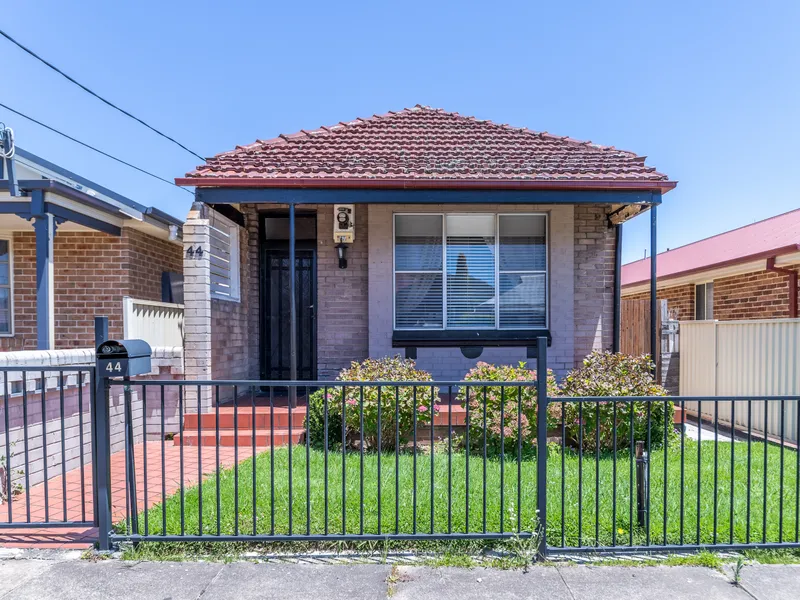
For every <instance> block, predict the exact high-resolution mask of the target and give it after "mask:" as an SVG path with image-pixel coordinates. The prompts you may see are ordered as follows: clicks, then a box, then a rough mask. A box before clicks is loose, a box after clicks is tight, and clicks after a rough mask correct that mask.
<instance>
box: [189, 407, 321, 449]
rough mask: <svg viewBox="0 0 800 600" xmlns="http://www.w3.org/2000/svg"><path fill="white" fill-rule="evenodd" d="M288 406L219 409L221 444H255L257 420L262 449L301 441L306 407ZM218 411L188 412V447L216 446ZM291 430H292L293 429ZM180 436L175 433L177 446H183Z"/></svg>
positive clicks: (257, 438)
mask: <svg viewBox="0 0 800 600" xmlns="http://www.w3.org/2000/svg"><path fill="white" fill-rule="evenodd" d="M291 413H292V414H291V428H290V427H289V409H288V407H285V406H276V407H274V408H272V409H270V407H269V406H256V407H255V408H254V407H252V406H239V409H238V411H237V410H236V409H235V408H234V407H233V406H227V405H226V406H220V408H219V445H220V446H225V447H232V446H245V447H251V446H252V445H253V432H254V427H253V425H254V421H255V445H256V446H257V447H260V448H264V447H270V446H272V445H275V446H287V445H288V444H289V439H290V438H291V440H292V443H293V444H298V443H300V442H301V441H302V440H303V439H305V438H304V436H305V431H306V430H305V427H304V424H305V420H306V407H305V406H298V407H296V408H293V409H292V410H291ZM216 422H217V413H216V411H215V410H212V411H211V412H207V413H202V414H198V413H188V414H186V415H184V417H183V443H184V445H186V446H198V445H203V446H216V445H217V431H216ZM290 429H291V431H290ZM180 443H181V436H179V435H176V436H175V445H176V446H177V445H180Z"/></svg>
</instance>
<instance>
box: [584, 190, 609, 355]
mask: <svg viewBox="0 0 800 600" xmlns="http://www.w3.org/2000/svg"><path fill="white" fill-rule="evenodd" d="M609 211H610V207H609V206H602V205H580V204H578V205H576V206H575V219H574V223H575V232H574V239H575V287H574V310H575V363H576V364H579V363H580V362H581V361H582V360H583V359H584V357H585V356H586V355H587V354H589V353H590V352H591V351H592V350H611V346H612V343H613V339H612V338H613V335H614V326H613V322H614V247H615V246H614V245H615V238H614V229H613V228H611V227H609V226H608V213H609Z"/></svg>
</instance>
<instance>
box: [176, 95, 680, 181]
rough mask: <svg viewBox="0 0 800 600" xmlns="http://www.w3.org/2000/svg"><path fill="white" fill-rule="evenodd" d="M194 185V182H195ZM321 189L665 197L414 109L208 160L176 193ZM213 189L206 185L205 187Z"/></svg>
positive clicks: (556, 151) (569, 153) (622, 175)
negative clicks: (479, 186)
mask: <svg viewBox="0 0 800 600" xmlns="http://www.w3.org/2000/svg"><path fill="white" fill-rule="evenodd" d="M200 180H203V181H200ZM235 180H239V181H240V182H241V183H240V185H254V186H255V185H275V186H279V185H291V183H292V182H295V183H296V180H302V181H307V182H310V183H309V184H310V185H315V182H316V184H317V185H321V186H325V185H328V184H331V185H336V184H342V183H344V182H348V181H350V182H354V183H355V184H356V185H357V184H358V182H362V183H363V182H376V180H377V181H382V182H387V183H389V184H391V182H395V183H397V182H411V183H412V184H414V183H416V184H419V183H420V182H431V183H433V184H439V185H442V184H445V185H444V186H446V182H448V181H449V182H462V183H467V182H473V183H477V182H482V183H485V184H491V183H493V182H495V183H498V184H502V183H506V184H509V183H511V184H513V183H514V182H539V183H542V182H551V183H552V182H556V183H559V182H560V183H576V182H578V183H580V182H586V183H587V184H588V186H590V187H614V186H613V185H612V184H613V183H614V182H617V183H620V184H621V186H622V185H624V186H627V187H637V184H641V187H642V188H643V189H653V188H661V189H662V190H668V189H671V188H672V187H674V185H675V184H674V182H670V181H668V178H667V176H666V175H664V174H663V173H659V172H658V171H656V170H655V168H653V167H649V166H647V165H646V164H645V157H643V156H637V155H636V154H634V153H632V152H626V151H624V150H618V149H616V148H614V147H613V146H600V145H597V144H593V143H591V142H582V141H579V140H574V139H572V138H568V137H561V136H556V135H552V134H549V133H546V132H542V133H539V132H535V131H531V130H529V129H524V128H520V127H511V126H509V125H499V124H497V123H493V122H491V121H483V120H480V119H476V118H474V117H466V116H462V115H459V114H458V113H453V112H447V111H445V110H442V109H438V108H430V107H427V106H419V105H417V106H416V107H414V108H407V109H403V110H401V111H397V112H389V113H387V114H385V115H375V116H373V117H370V118H367V119H361V118H358V119H355V120H354V121H349V122H347V123H339V124H337V125H333V126H331V127H320V128H319V129H314V130H310V131H307V130H301V131H300V132H298V133H294V134H290V135H285V134H281V135H280V136H279V137H277V138H274V139H271V140H266V141H261V140H258V141H256V142H254V143H252V144H250V145H248V146H237V147H236V149H235V150H232V151H230V152H224V153H222V154H218V155H217V156H214V157H213V158H209V159H208V160H207V162H206V164H205V165H202V166H199V167H198V168H197V169H196V170H195V171H192V172H190V173H188V174H187V176H186V178H185V179H178V180H177V182H178V183H179V184H182V185H204V184H205V185H233V184H234V181H235ZM212 181H213V182H214V183H211V182H212Z"/></svg>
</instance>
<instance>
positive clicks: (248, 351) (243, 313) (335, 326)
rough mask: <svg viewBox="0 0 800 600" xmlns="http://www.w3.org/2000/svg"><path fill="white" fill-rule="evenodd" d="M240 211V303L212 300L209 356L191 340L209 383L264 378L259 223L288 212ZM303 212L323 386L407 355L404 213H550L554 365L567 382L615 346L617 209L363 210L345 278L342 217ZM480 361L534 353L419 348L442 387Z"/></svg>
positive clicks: (510, 360) (322, 210)
mask: <svg viewBox="0 0 800 600" xmlns="http://www.w3.org/2000/svg"><path fill="white" fill-rule="evenodd" d="M445 208H446V210H445ZM239 209H240V211H241V212H242V215H243V217H244V220H245V227H244V228H243V229H241V235H240V251H241V256H240V264H241V281H240V284H241V300H240V301H227V300H219V299H211V300H210V320H209V323H210V330H211V336H210V349H209V350H202V348H201V347H200V346H197V349H198V352H199V353H200V358H199V359H196V358H194V355H193V354H192V349H191V348H192V346H193V345H194V344H195V342H194V341H193V339H194V338H193V337H191V336H192V335H194V334H193V333H192V331H189V330H187V342H188V343H187V350H188V353H187V368H189V369H191V368H192V366H191V365H190V363H194V361H195V360H199V363H203V362H209V363H210V375H211V376H212V377H213V378H215V379H222V378H225V379H236V378H240V379H247V378H250V379H253V378H259V377H260V373H261V365H260V352H261V350H260V345H259V336H260V334H261V321H260V319H261V314H260V311H261V310H262V306H263V304H262V302H263V300H262V299H261V290H260V277H261V275H260V256H259V252H260V251H259V244H260V241H259V236H260V235H261V232H260V230H259V213H260V212H262V211H263V212H266V213H269V212H279V213H282V214H285V212H286V207H285V206H268V205H256V204H243V205H240V206H239ZM303 209H304V210H308V211H315V213H316V220H317V242H316V249H317V311H316V318H317V338H316V347H317V376H318V378H319V379H323V380H327V379H333V378H335V377H336V375H337V374H338V373H339V371H340V370H341V369H342V368H344V367H347V366H349V364H350V362H351V361H358V360H363V359H365V358H367V357H373V358H375V357H381V356H391V355H395V354H402V353H403V349H402V348H393V347H392V343H391V338H392V319H393V316H392V315H393V298H392V289H393V286H392V277H393V271H392V252H393V249H392V248H393V246H392V244H393V240H392V218H393V214H394V213H396V212H431V211H433V212H443V211H444V212H448V211H450V212H483V213H486V212H493V213H496V212H503V213H507V212H515V211H519V212H546V213H547V214H548V215H549V244H548V253H549V276H550V285H549V298H548V302H549V306H550V330H551V332H552V335H553V345H552V347H551V348H550V350H549V364H550V366H551V367H552V368H553V369H555V370H556V371H557V372H558V373H561V374H563V373H565V372H566V371H568V370H569V369H571V368H572V367H574V366H575V365H576V364H579V363H580V361H582V360H583V358H584V357H585V356H586V355H587V354H588V353H590V352H591V351H592V350H594V349H610V348H611V346H612V335H613V325H612V323H613V304H614V300H613V293H614V289H613V285H614V266H613V261H614V253H615V246H614V245H615V238H614V231H613V228H611V227H609V225H608V213H609V211H610V207H608V206H572V205H562V206H547V205H542V206H539V205H520V206H509V207H504V208H502V209H498V208H497V207H495V206H490V205H478V206H475V205H469V206H468V205H464V206H460V205H453V206H448V207H442V206H436V205H434V206H421V205H358V206H357V208H356V238H355V242H354V243H353V244H352V245H351V246H350V247H349V248H348V253H347V259H348V265H347V268H346V269H340V268H339V265H338V257H337V254H336V249H335V243H334V241H333V208H332V207H331V206H330V205H306V206H304V207H303ZM193 227H194V225H193V221H191V220H190V221H189V222H188V223H187V227H185V229H184V231H185V232H187V231H194V229H193ZM198 239H199V238H198ZM187 273H188V271H187ZM187 283H188V280H187ZM187 292H188V288H187ZM189 318H190V315H189V314H188V313H187V319H189ZM187 327H189V321H188V320H187ZM200 337H202V336H200ZM203 352H207V353H208V354H207V355H204V354H203ZM203 356H205V358H203ZM478 360H482V361H489V362H496V363H505V364H516V363H517V362H520V361H526V360H527V358H526V352H525V348H520V347H511V348H486V349H484V352H483V354H482V355H481V357H480V358H479V359H477V360H470V359H466V358H464V356H462V354H461V351H460V350H459V349H458V348H420V349H419V350H418V361H417V362H418V364H419V365H420V367H421V368H423V369H426V370H428V371H430V372H431V373H432V374H433V375H434V376H435V377H436V378H438V379H440V380H442V379H452V380H456V379H461V378H462V377H463V376H464V375H465V374H466V372H467V371H468V370H469V369H470V368H472V367H473V366H474V365H475V363H476V362H477V361H478ZM199 363H198V364H199ZM221 393H225V392H224V390H223V391H222V392H221Z"/></svg>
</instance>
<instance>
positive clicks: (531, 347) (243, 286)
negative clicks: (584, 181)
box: [184, 189, 660, 410]
mask: <svg viewBox="0 0 800 600" xmlns="http://www.w3.org/2000/svg"><path fill="white" fill-rule="evenodd" d="M308 191H311V190H306V192H308ZM256 192H257V190H221V189H211V190H207V189H200V190H198V198H199V199H200V200H201V201H202V202H198V203H196V204H195V206H194V207H193V210H192V211H191V213H190V215H189V219H188V220H187V223H186V225H185V228H184V232H185V234H184V236H185V239H184V243H185V253H184V258H185V265H184V272H185V276H186V288H185V289H186V293H187V296H186V359H187V376H188V378H190V379H191V378H194V379H198V380H202V379H223V380H224V379H263V380H270V381H280V380H293V381H303V380H306V381H313V380H332V379H334V378H335V377H336V376H337V375H338V373H339V371H340V370H341V369H343V368H345V367H348V366H349V365H350V363H351V362H352V361H362V360H364V359H366V358H381V357H385V356H393V355H397V354H399V355H402V356H405V357H408V358H414V359H415V360H416V361H417V364H418V366H419V367H420V368H422V369H423V370H426V371H428V372H430V373H431V374H432V376H433V377H434V378H435V379H438V380H453V381H457V380H461V379H462V378H463V377H464V375H465V374H466V373H467V372H468V371H469V370H470V369H471V368H472V367H474V366H475V364H476V363H477V362H478V361H484V362H489V363H495V364H517V363H519V362H521V361H523V362H524V361H529V360H531V358H532V357H534V356H535V340H536V338H537V337H538V336H540V335H544V336H545V337H547V338H548V340H549V353H550V356H551V365H552V368H553V369H554V370H555V371H556V373H557V374H559V375H563V374H565V373H566V372H567V371H569V370H570V369H572V368H573V367H574V366H576V365H577V364H579V363H580V361H582V359H583V357H584V356H586V355H587V354H589V353H590V352H591V351H592V350H593V349H606V350H616V349H618V344H619V294H618V288H617V286H616V285H615V284H616V282H618V277H617V275H618V270H619V264H620V261H619V257H620V252H621V229H622V225H621V222H619V221H620V220H621V217H620V215H621V214H623V213H624V212H625V211H627V212H628V213H630V212H632V211H633V210H634V209H635V210H637V211H641V210H650V211H651V214H652V216H653V218H652V222H653V225H654V227H653V235H654V236H655V212H656V207H657V205H658V203H659V202H660V195H658V194H652V193H647V194H643V193H641V192H634V193H631V192H623V193H620V194H619V195H609V194H607V193H603V194H600V193H595V194H592V193H591V192H578V193H577V194H578V195H575V194H576V193H568V192H543V191H539V192H525V193H513V194H511V195H507V194H508V193H507V192H480V193H479V194H477V195H475V196H473V197H472V198H473V199H474V201H468V200H469V197H465V195H464V193H463V192H461V193H455V192H453V193H452V195H451V193H450V192H444V191H437V192H434V191H421V192H420V193H419V194H414V193H412V192H408V191H407V192H402V193H399V192H390V191H382V192H379V193H378V192H375V193H370V194H368V195H367V196H364V200H365V202H364V203H353V204H349V205H344V206H345V207H347V208H348V209H350V210H352V214H353V215H354V216H353V221H354V224H353V225H354V226H353V229H352V234H351V235H352V237H351V238H349V239H350V241H349V242H341V241H339V240H337V237H336V233H335V231H336V230H335V223H336V221H335V217H336V210H338V209H339V208H341V207H342V206H343V205H340V204H338V202H339V201H340V200H344V199H345V198H347V199H349V200H350V201H353V200H354V199H358V198H359V197H360V195H359V194H357V193H355V192H358V190H348V191H347V192H346V193H344V192H334V191H329V192H328V193H329V194H330V195H329V197H328V200H327V202H321V201H320V200H321V199H324V195H321V194H310V195H306V194H304V193H300V192H297V193H294V194H293V197H294V198H295V201H294V202H291V203H285V202H284V201H285V200H286V194H285V193H283V192H281V193H277V194H276V193H275V192H274V191H270V190H266V191H263V192H259V193H258V194H256ZM409 194H410V195H409ZM273 195H274V196H275V200H276V201H275V202H274V203H268V202H258V203H256V202H248V201H247V200H255V198H256V197H257V196H260V197H262V198H266V197H271V196H273ZM226 197H227V199H228V202H227V203H225V204H223V202H222V199H223V198H226ZM303 199H306V200H307V201H306V202H303ZM400 200H403V202H400ZM462 223H463V226H465V227H470V226H474V227H477V228H478V229H480V228H481V227H484V226H485V227H486V228H487V230H486V231H485V232H482V231H479V230H476V231H475V232H474V233H473V232H467V233H466V234H465V235H463V236H462V237H460V238H457V236H455V235H448V233H447V232H442V229H443V228H449V229H448V231H452V230H453V229H455V228H456V227H459V226H462ZM510 224H514V225H516V226H517V227H519V226H520V225H522V226H523V229H522V230H521V231H519V233H517V232H516V231H512V230H511V227H509V225H510ZM425 227H433V228H434V235H430V234H426V233H424V232H423V233H421V234H420V233H415V231H414V228H417V230H418V231H419V228H423V229H424V228H425ZM403 228H406V230H405V231H404V230H403ZM436 230H438V231H439V232H440V233H438V237H437V235H435V231H436ZM220 232H223V233H222V235H221V234H220ZM515 234H516V235H515ZM232 239H236V248H233V246H231V242H230V240H232ZM653 242H654V243H655V237H654V238H653ZM198 249H206V251H205V252H202V253H200V252H198ZM235 250H238V251H239V253H240V254H239V256H238V257H236V256H235ZM511 251H513V252H516V253H517V255H519V256H522V257H523V258H522V260H523V261H529V262H528V264H530V265H531V266H528V264H525V265H524V266H522V267H521V268H520V267H516V268H517V271H514V272H511V271H510V269H508V268H507V267H506V265H505V264H504V265H502V266H501V265H500V264H498V263H499V262H500V261H501V260H504V257H505V256H507V255H508V253H509V252H511ZM426 252H427V254H426ZM401 254H403V256H400V255H401ZM431 255H438V256H440V257H441V258H438V259H437V261H438V262H435V264H433V267H432V268H431V266H430V262H429V263H428V264H425V265H423V266H422V267H421V268H420V269H415V266H418V265H419V263H421V262H424V261H426V260H429V259H428V258H427V257H429V256H431ZM237 258H238V260H236V259H237ZM512 260H513V259H512ZM403 261H405V266H403V265H401V264H400V263H402V262H403ZM537 261H538V262H537ZM415 262H416V263H418V264H417V265H415V264H414V263H415ZM234 263H238V264H237V267H238V269H236V270H234V269H232V267H231V265H233V264H234ZM512 268H514V267H512ZM437 269H438V271H437ZM415 271H416V272H415ZM232 279H238V286H234V285H232V284H231V281H232ZM445 282H446V283H445ZM509 282H511V283H509ZM459 286H460V287H459ZM229 290H233V291H232V292H231V291H229ZM515 296H519V297H520V298H519V299H515ZM498 298H499V301H498ZM487 307H488V308H487ZM456 310H460V311H461V312H460V313H458V314H456ZM222 400H223V401H230V396H228V397H226V398H223V399H222ZM189 402H190V405H191V403H192V402H193V398H190V399H189ZM203 406H204V410H208V409H209V408H210V407H211V406H213V401H212V399H211V398H205V399H204V402H203Z"/></svg>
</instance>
